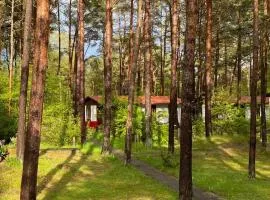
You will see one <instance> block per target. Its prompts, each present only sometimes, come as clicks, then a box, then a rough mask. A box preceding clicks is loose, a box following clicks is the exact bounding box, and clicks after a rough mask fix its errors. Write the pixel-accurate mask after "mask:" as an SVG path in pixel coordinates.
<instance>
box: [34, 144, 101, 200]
mask: <svg viewBox="0 0 270 200" xmlns="http://www.w3.org/2000/svg"><path fill="white" fill-rule="evenodd" d="M95 147H96V146H95V145H90V146H89V147H88V148H87V150H86V152H85V154H82V155H81V157H80V160H79V161H78V162H76V163H72V164H70V161H71V160H72V159H73V158H74V156H75V154H76V150H75V149H73V150H72V151H71V154H70V155H69V156H68V158H67V159H66V160H65V161H64V162H63V163H61V164H59V165H57V166H56V167H55V168H54V169H52V170H51V171H50V172H49V173H48V174H47V175H46V176H45V177H44V179H43V181H41V183H40V184H39V186H38V193H41V192H42V191H43V190H44V189H45V188H46V186H47V185H48V183H50V182H51V181H52V179H53V177H54V176H55V175H56V174H57V172H59V171H60V170H61V169H63V168H64V167H66V169H68V170H67V172H66V173H65V174H64V175H63V176H62V178H61V179H60V180H59V181H58V182H57V183H56V184H55V185H54V186H53V188H49V189H48V191H47V193H46V195H45V197H44V198H43V199H44V200H45V199H48V200H51V199H52V198H51V194H52V193H53V191H54V188H56V189H57V188H59V187H65V186H66V185H67V184H68V183H69V182H70V181H71V179H72V178H73V175H74V174H76V173H77V172H78V171H79V169H80V167H81V166H82V165H83V163H84V162H85V160H86V159H87V158H88V157H89V155H92V154H93V151H94V148H95Z"/></svg>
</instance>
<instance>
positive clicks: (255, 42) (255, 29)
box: [248, 0, 259, 178]
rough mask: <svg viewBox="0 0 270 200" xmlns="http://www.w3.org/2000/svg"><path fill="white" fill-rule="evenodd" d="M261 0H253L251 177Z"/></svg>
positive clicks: (253, 159)
mask: <svg viewBox="0 0 270 200" xmlns="http://www.w3.org/2000/svg"><path fill="white" fill-rule="evenodd" d="M258 25H259V1H258V0H253V67H252V69H251V87H250V95H251V117H250V146H249V167H248V174H249V177H250V178H255V160H256V135H257V134H256V115H257V81H258V65H259V59H258V52H259V27H258Z"/></svg>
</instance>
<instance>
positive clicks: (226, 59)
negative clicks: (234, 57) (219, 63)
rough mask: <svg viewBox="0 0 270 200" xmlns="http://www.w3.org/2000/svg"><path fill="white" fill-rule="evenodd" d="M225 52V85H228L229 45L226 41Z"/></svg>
mask: <svg viewBox="0 0 270 200" xmlns="http://www.w3.org/2000/svg"><path fill="white" fill-rule="evenodd" d="M224 54H225V58H224V67H225V80H224V81H225V87H227V86H228V47H227V42H226V41H225V45H224Z"/></svg>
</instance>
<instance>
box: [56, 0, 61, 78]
mask: <svg viewBox="0 0 270 200" xmlns="http://www.w3.org/2000/svg"><path fill="white" fill-rule="evenodd" d="M60 20H61V19H60V0H58V1H57V25H58V68H57V75H59V74H60V69H61V56H62V55H61V22H60Z"/></svg>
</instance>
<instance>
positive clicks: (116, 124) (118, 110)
mask: <svg viewBox="0 0 270 200" xmlns="http://www.w3.org/2000/svg"><path fill="white" fill-rule="evenodd" d="M127 107H128V103H127V101H126V100H123V99H119V98H118V99H114V100H113V108H114V110H113V119H114V121H113V127H112V129H113V133H114V135H115V136H118V137H121V136H125V134H126V122H127V115H128V110H127ZM132 120H133V133H134V135H133V136H134V137H135V136H136V137H139V138H141V137H142V135H143V130H144V123H143V122H144V113H143V112H142V109H141V108H140V107H138V106H137V105H134V107H133V117H132Z"/></svg>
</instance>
